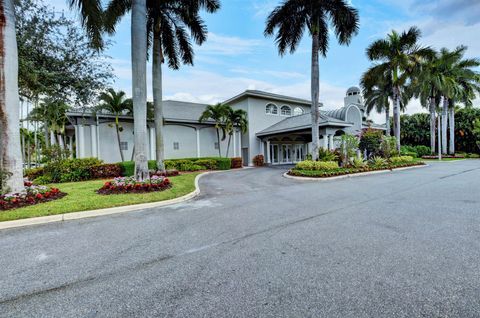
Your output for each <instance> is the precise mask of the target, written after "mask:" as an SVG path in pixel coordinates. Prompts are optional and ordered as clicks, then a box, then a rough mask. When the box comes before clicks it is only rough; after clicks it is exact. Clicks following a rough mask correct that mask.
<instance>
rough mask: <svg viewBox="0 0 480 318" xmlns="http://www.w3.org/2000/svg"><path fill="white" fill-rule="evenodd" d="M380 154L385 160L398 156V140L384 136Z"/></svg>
mask: <svg viewBox="0 0 480 318" xmlns="http://www.w3.org/2000/svg"><path fill="white" fill-rule="evenodd" d="M380 153H381V154H382V156H383V157H384V158H390V157H395V156H398V151H397V138H395V137H393V136H392V137H387V136H383V138H382V143H381V144H380Z"/></svg>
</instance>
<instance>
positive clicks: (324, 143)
mask: <svg viewBox="0 0 480 318" xmlns="http://www.w3.org/2000/svg"><path fill="white" fill-rule="evenodd" d="M323 149H324V150H327V149H328V137H327V135H323Z"/></svg>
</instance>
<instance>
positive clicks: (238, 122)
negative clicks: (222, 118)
mask: <svg viewBox="0 0 480 318" xmlns="http://www.w3.org/2000/svg"><path fill="white" fill-rule="evenodd" d="M236 127H238V128H239V129H240V131H241V132H242V134H244V133H246V132H247V128H248V119H247V112H246V111H244V110H243V109H236V110H234V109H233V108H231V107H230V106H228V108H227V115H226V124H225V132H226V133H227V134H228V143H227V152H226V154H225V157H227V158H228V151H229V149H230V142H231V140H232V136H233V133H234V132H235V128H236Z"/></svg>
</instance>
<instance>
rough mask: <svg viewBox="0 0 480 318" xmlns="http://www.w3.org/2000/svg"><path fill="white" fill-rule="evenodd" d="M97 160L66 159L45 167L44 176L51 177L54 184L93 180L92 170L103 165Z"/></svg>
mask: <svg viewBox="0 0 480 318" xmlns="http://www.w3.org/2000/svg"><path fill="white" fill-rule="evenodd" d="M102 163H103V162H102V161H101V160H99V159H97V158H83V159H73V158H70V159H64V160H60V161H54V162H51V163H49V164H47V165H46V166H45V168H44V169H45V172H44V176H49V177H50V178H51V179H52V182H72V181H83V180H89V179H91V174H90V168H91V167H94V166H98V165H101V164H102Z"/></svg>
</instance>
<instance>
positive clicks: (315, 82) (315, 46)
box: [311, 31, 320, 160]
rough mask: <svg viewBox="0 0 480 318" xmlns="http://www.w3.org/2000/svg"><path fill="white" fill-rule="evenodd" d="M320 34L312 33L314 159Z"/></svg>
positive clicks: (312, 153) (317, 123) (314, 153)
mask: <svg viewBox="0 0 480 318" xmlns="http://www.w3.org/2000/svg"><path fill="white" fill-rule="evenodd" d="M319 45H320V44H319V35H318V31H317V32H314V33H313V35H312V65H311V67H312V73H311V94H312V109H311V115H312V152H311V155H312V160H317V159H318V149H319V142H320V140H319V131H318V126H319V118H320V110H319V109H318V97H319V94H320V66H319V62H318V50H319Z"/></svg>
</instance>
